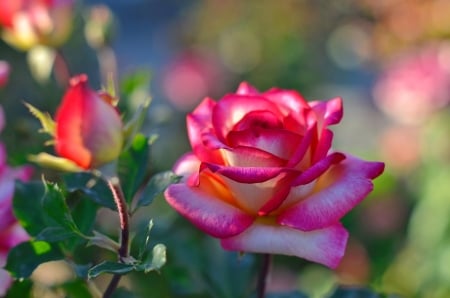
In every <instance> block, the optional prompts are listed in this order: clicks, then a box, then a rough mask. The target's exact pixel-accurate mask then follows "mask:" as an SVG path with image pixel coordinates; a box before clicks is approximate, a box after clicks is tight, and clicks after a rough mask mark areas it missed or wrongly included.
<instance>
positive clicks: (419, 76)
mask: <svg viewBox="0 0 450 298" xmlns="http://www.w3.org/2000/svg"><path fill="white" fill-rule="evenodd" d="M449 65H450V44H449V43H443V44H440V45H432V46H428V47H426V48H424V49H421V50H418V51H416V52H414V53H410V54H408V55H404V56H402V57H400V58H399V59H398V60H396V61H395V62H394V63H392V64H391V65H389V66H388V67H387V68H386V69H385V71H384V72H383V73H382V74H381V76H380V78H379V79H378V81H377V82H376V85H375V87H374V98H375V103H376V104H377V105H378V107H379V108H380V109H381V110H382V111H383V112H385V113H386V114H387V115H388V116H390V117H392V118H393V119H395V120H397V121H398V122H400V123H404V124H417V123H421V122H423V121H424V120H426V119H428V118H429V117H430V115H431V114H432V113H433V112H435V111H437V110H438V109H440V108H442V107H444V106H446V105H448V104H449V103H450V66H449Z"/></svg>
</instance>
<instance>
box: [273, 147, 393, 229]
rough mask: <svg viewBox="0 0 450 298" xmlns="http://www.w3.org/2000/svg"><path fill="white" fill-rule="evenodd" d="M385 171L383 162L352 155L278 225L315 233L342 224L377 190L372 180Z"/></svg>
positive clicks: (333, 168)
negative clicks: (351, 211)
mask: <svg viewBox="0 0 450 298" xmlns="http://www.w3.org/2000/svg"><path fill="white" fill-rule="evenodd" d="M383 170H384V164H383V163H380V162H367V161H363V160H360V159H357V158H355V157H351V156H349V155H347V156H346V159H345V160H344V161H343V162H341V163H339V164H337V165H336V166H334V167H332V168H331V169H330V170H329V171H328V172H327V173H325V174H324V175H323V176H322V177H321V178H320V180H319V181H318V183H317V184H316V186H315V193H313V194H311V196H309V197H307V198H306V199H305V200H302V201H300V202H299V203H297V204H295V205H293V206H291V207H289V208H288V209H286V210H285V211H284V212H283V213H281V214H280V215H279V216H278V218H277V221H278V223H280V224H282V225H286V226H290V227H293V228H296V229H300V230H302V231H312V230H316V229H321V228H324V227H327V226H329V225H331V224H333V223H335V222H338V221H339V220H340V219H341V218H342V217H343V216H344V215H345V214H346V213H347V212H349V211H350V210H351V209H352V208H353V207H355V206H356V205H357V204H358V203H359V202H360V201H362V200H363V199H364V198H365V197H366V196H367V195H368V194H369V193H370V192H371V191H372V189H373V183H372V181H371V179H374V178H376V177H378V176H379V175H380V174H381V173H382V172H383Z"/></svg>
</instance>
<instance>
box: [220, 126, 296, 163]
mask: <svg viewBox="0 0 450 298" xmlns="http://www.w3.org/2000/svg"><path fill="white" fill-rule="evenodd" d="M301 140H302V136H301V135H299V134H296V133H295V132H291V131H287V130H284V129H264V128H260V127H256V128H253V129H247V130H243V131H232V132H230V133H229V134H228V144H229V145H230V146H231V147H237V146H247V147H254V148H258V149H261V150H264V151H266V152H269V153H272V154H274V155H276V156H278V157H280V158H282V159H288V158H289V157H290V156H292V154H293V153H294V151H295V149H296V148H297V146H298V144H299V143H300V141H301Z"/></svg>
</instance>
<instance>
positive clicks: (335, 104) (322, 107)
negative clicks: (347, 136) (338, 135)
mask: <svg viewBox="0 0 450 298" xmlns="http://www.w3.org/2000/svg"><path fill="white" fill-rule="evenodd" d="M309 105H310V106H311V107H312V108H313V110H314V111H315V112H316V114H317V117H318V118H320V119H323V120H322V121H323V124H324V125H325V126H328V125H333V124H337V123H339V122H341V119H342V116H343V114H344V113H343V108H342V98H340V97H336V98H333V99H330V100H327V101H312V102H310V103H309ZM322 121H320V122H322Z"/></svg>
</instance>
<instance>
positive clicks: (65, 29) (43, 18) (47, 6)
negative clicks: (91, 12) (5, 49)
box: [0, 0, 74, 50]
mask: <svg viewBox="0 0 450 298" xmlns="http://www.w3.org/2000/svg"><path fill="white" fill-rule="evenodd" d="M73 6H74V0H4V1H0V25H1V26H2V27H3V28H2V37H3V39H4V40H5V41H6V42H7V43H9V44H10V45H12V46H14V47H16V48H18V49H21V50H28V49H30V48H32V47H33V46H36V45H38V44H39V45H46V46H53V47H56V46H60V45H61V44H62V43H64V42H65V41H66V39H67V38H68V37H69V34H70V32H71V30H72V21H73V20H72V17H73V8H74V7H73Z"/></svg>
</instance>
